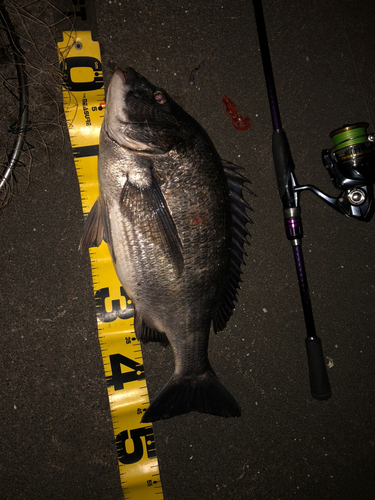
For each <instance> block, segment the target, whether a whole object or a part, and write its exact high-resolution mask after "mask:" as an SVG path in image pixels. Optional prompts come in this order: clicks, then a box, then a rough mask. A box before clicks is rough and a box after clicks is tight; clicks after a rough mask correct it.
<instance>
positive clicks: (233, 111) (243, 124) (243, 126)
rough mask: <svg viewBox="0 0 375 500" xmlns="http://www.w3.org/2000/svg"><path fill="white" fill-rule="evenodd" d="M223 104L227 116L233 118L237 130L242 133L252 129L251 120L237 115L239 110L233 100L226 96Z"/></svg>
mask: <svg viewBox="0 0 375 500" xmlns="http://www.w3.org/2000/svg"><path fill="white" fill-rule="evenodd" d="M222 103H223V104H224V106H225V114H226V115H227V116H228V115H230V116H231V118H232V125H233V127H234V128H235V129H236V130H239V131H240V132H245V130H249V128H250V127H251V120H250V118H242V116H241V115H239V114H238V113H237V108H236V105H235V104H234V102H233V101H232V99H230V97H228V96H227V95H225V96H224V97H223V99H222Z"/></svg>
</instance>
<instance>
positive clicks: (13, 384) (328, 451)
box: [0, 0, 375, 500]
mask: <svg viewBox="0 0 375 500" xmlns="http://www.w3.org/2000/svg"><path fill="white" fill-rule="evenodd" d="M263 8H264V13H265V20H266V26H267V31H268V37H269V46H270V51H271V57H272V61H273V69H274V75H275V82H276V88H277V92H278V98H279V105H280V111H281V116H282V121H283V126H284V129H285V131H286V133H287V135H288V138H289V142H290V145H291V149H292V154H293V158H294V162H295V165H296V176H297V179H298V182H299V183H300V184H314V185H317V186H318V187H320V188H321V189H322V190H323V191H325V192H326V193H328V194H330V195H332V196H337V195H338V193H339V192H338V191H337V190H336V189H335V188H334V187H333V186H332V184H331V181H330V179H329V177H328V175H327V173H326V172H325V169H324V167H323V165H322V163H321V151H322V149H325V148H330V147H331V146H332V142H331V139H330V138H329V136H328V135H329V133H330V132H331V131H332V130H334V129H336V128H339V127H340V126H342V125H343V124H345V123H355V122H361V121H367V122H369V123H370V127H369V130H370V131H371V130H374V118H375V87H374V84H373V83H374V77H375V70H374V53H375V42H374V23H375V4H374V2H372V1H369V0H356V1H354V0H343V1H340V2H339V1H337V0H328V1H327V0H324V1H323V0H315V1H313V2H302V1H297V0H294V1H289V2H285V1H280V0H264V2H263ZM97 17H98V40H99V42H100V46H101V53H102V61H103V68H104V74H105V82H106V84H108V81H109V79H110V76H111V74H112V72H113V70H114V69H116V68H117V67H122V68H125V67H126V66H133V67H134V68H135V69H136V70H137V71H138V72H140V73H142V74H144V75H145V76H146V77H147V78H148V79H149V80H150V81H152V82H153V83H157V84H158V85H160V86H161V87H163V88H165V89H167V91H168V92H169V93H170V94H171V95H172V96H173V97H174V98H175V100H176V101H177V102H179V103H180V104H181V105H182V106H183V107H184V108H185V109H186V110H187V111H188V112H189V113H190V114H191V115H192V116H194V117H195V118H196V119H197V120H198V121H199V122H200V123H201V124H202V125H203V126H204V127H205V129H206V130H207V132H208V133H209V135H210V136H211V138H212V140H213V142H214V143H215V145H216V147H217V149H218V151H219V153H220V154H221V156H222V157H223V158H225V159H227V160H230V161H232V162H234V163H237V164H240V165H242V166H244V168H245V175H246V176H247V177H248V178H249V179H250V180H251V182H252V189H253V191H254V192H255V193H256V197H249V198H248V201H249V202H250V204H251V205H252V207H253V209H254V212H253V213H252V214H251V216H252V219H253V221H254V224H253V225H252V226H251V234H252V238H251V246H250V247H249V249H248V254H249V255H248V257H247V265H246V267H245V269H244V275H243V285H242V290H241V292H240V295H239V302H238V305H237V307H236V310H235V313H234V315H233V317H232V319H231V320H230V322H229V325H228V327H227V328H226V330H225V331H224V332H222V333H220V334H219V335H215V336H214V335H213V336H212V337H211V341H210V349H209V355H210V360H211V363H212V366H213V367H214V369H215V371H216V372H217V374H218V375H219V377H220V379H221V380H222V382H223V383H224V384H225V386H226V387H227V389H228V390H229V391H230V392H231V393H232V394H233V395H234V397H235V398H236V399H237V400H238V402H239V403H240V405H241V407H242V416H241V417H240V418H237V419H236V418H234V419H221V418H218V417H213V416H210V415H203V414H199V413H191V414H188V415H183V416H180V417H177V418H174V419H171V420H165V421H162V422H157V423H155V424H154V433H155V440H156V447H157V456H158V459H159V466H160V472H161V479H162V485H163V491H164V496H165V499H166V500H176V499H178V500H188V499H189V500H191V499H204V500H211V499H217V500H228V499H233V500H243V499H256V500H258V499H267V500H278V499H280V500H284V499H285V500H287V499H295V498H299V499H304V500H305V499H307V500H318V499H319V500H323V499H327V500H336V499H337V500H338V499H340V500H353V499H357V498H362V499H371V498H375V477H374V471H375V456H374V455H375V449H374V448H375V432H374V427H375V421H374V410H375V404H374V394H375V390H374V389H375V388H374V385H375V384H374V353H375V347H374V343H373V342H374V339H373V332H374V320H375V312H374V284H375V277H374V257H373V255H374V243H375V234H374V230H373V228H374V221H372V222H370V223H362V222H357V221H353V220H349V219H347V218H345V217H344V216H342V215H341V214H339V213H337V212H335V211H334V210H332V209H331V208H330V207H329V206H328V205H326V204H324V203H323V202H322V201H321V200H319V199H318V198H317V197H315V195H314V194H312V193H303V194H302V197H301V206H302V217H303V223H304V230H305V237H304V241H303V249H304V255H305V265H306V271H307V276H308V280H309V286H310V292H311V298H312V303H313V310H314V316H315V323H316V329H317V332H318V335H319V336H320V337H321V339H322V341H323V348H324V353H325V359H326V362H327V365H328V366H329V368H328V373H329V377H330V382H331V386H332V392H333V395H332V398H331V399H329V400H327V401H316V400H314V399H313V398H311V396H310V391H309V382H308V372H307V362H306V352H305V346H304V337H305V326H304V320H303V313H302V308H301V304H300V298H299V290H298V284H297V280H296V272H295V267H294V262H293V255H292V250H291V247H290V244H289V242H288V241H287V240H286V238H285V234H284V228H283V216H282V207H281V203H280V200H279V197H278V191H277V187H276V180H275V173H274V167H273V161H272V153H271V134H272V124H271V119H270V113H269V107H268V100H267V94H266V87H265V82H264V76H263V69H262V64H261V58H260V52H259V45H258V39H257V32H256V25H255V20H254V14H253V8H252V3H251V2H247V1H244V0H232V1H230V2H229V1H228V2H224V1H222V2H219V1H213V0H207V1H206V2H198V1H195V0H192V1H186V2H175V1H162V2H160V1H158V2H156V1H154V0H152V1H148V2H140V1H138V2H130V1H126V0H121V1H115V0H113V1H112V2H97ZM51 22H52V21H51ZM43 36H44V35H43V34H42V35H41V36H40V39H39V41H40V43H41V44H43V43H50V42H48V39H47V37H46V38H45V39H44V38H43ZM50 48H51V50H52V48H53V47H50ZM202 60H205V62H204V64H202V65H201V67H200V69H199V70H198V71H196V73H195V85H193V86H191V85H189V76H190V73H191V71H192V69H194V68H196V67H197V66H198V65H199V63H200V62H201V61H202ZM224 95H228V96H229V97H230V98H231V99H232V100H233V101H234V102H235V103H236V105H237V108H238V112H239V113H240V114H242V115H243V116H249V117H250V118H251V120H252V126H251V128H250V130H248V131H246V132H238V131H236V130H235V129H234V128H233V127H232V124H231V120H230V118H229V117H227V116H226V115H225V113H224V107H223V105H222V103H221V99H222V97H223V96H224ZM64 134H65V139H66V140H65V143H64V146H63V149H62V151H61V153H60V154H59V155H58V156H57V157H56V158H55V159H54V160H53V162H52V163H51V165H50V168H49V170H48V171H46V172H45V173H44V174H43V175H42V176H40V178H39V180H38V182H32V184H31V186H30V188H29V189H28V190H27V192H26V193H25V194H23V195H22V196H18V197H14V198H13V199H12V201H11V203H10V204H9V206H8V207H7V208H6V209H4V210H3V212H2V215H1V218H0V225H1V232H0V242H1V252H2V258H1V259H0V268H1V271H0V276H1V290H0V298H1V309H0V315H1V316H0V325H1V326H0V328H1V344H0V345H1V348H0V355H1V362H0V398H1V406H0V422H1V425H0V442H1V453H0V499H1V500H5V499H9V500H10V499H12V500H13V499H28V500H29V499H30V500H33V499H41V500H44V499H45V500H47V499H48V500H50V499H72V500H73V499H74V500H75V499H77V500H78V499H82V500H86V499H87V500H89V499H90V500H94V499H98V500H99V499H100V500H120V499H121V498H123V497H122V492H121V488H120V479H119V475H118V470H117V458H116V448H115V444H114V437H113V431H112V423H111V416H110V412H109V404H108V399H107V392H106V384H105V378H104V371H103V365H102V360H101V354H100V348H99V343H98V337H97V329H96V316H95V304H94V299H93V293H92V284H91V269H90V262H89V256H88V255H85V256H83V257H82V256H81V255H80V254H79V253H78V251H77V248H78V242H79V239H80V236H81V233H82V229H83V216H82V211H81V202H80V194H79V186H78V181H77V177H76V171H75V167H74V162H73V155H72V152H71V149H70V145H69V141H68V136H67V133H66V131H65V132H64ZM35 169H37V167H36V166H35ZM37 174H38V172H37V171H34V174H33V175H34V176H36V177H37ZM143 356H144V364H145V368H146V379H147V384H148V389H149V394H150V397H151V398H153V397H154V396H155V395H156V393H157V392H158V391H159V389H160V388H161V385H162V384H163V381H166V380H167V379H168V378H169V376H170V374H171V372H172V366H173V360H172V355H171V351H170V350H168V349H167V350H164V349H162V348H160V347H158V346H156V345H147V346H146V347H145V348H144V349H143Z"/></svg>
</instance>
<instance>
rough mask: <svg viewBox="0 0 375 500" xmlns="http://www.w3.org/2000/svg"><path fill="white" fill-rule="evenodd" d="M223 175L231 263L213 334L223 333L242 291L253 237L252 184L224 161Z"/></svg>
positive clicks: (237, 168)
mask: <svg viewBox="0 0 375 500" xmlns="http://www.w3.org/2000/svg"><path fill="white" fill-rule="evenodd" d="M223 167H224V172H225V175H226V178H227V182H228V187H229V194H230V200H231V209H232V242H231V261H230V268H229V273H228V277H227V282H226V285H225V291H224V294H223V298H222V300H221V303H220V306H219V308H218V311H217V313H216V316H215V317H214V318H213V322H212V324H213V328H214V332H215V333H217V332H220V331H221V330H224V328H225V326H226V324H227V322H228V320H229V318H230V317H231V316H232V314H233V309H234V302H235V301H236V300H237V293H238V290H239V288H240V283H241V282H242V280H241V274H242V270H241V265H242V264H245V262H244V255H247V254H246V252H245V250H244V245H245V243H247V244H248V243H249V242H248V241H247V237H248V236H250V233H249V231H248V230H247V227H246V226H247V224H248V223H252V221H251V220H250V219H249V217H248V216H247V214H246V209H248V210H252V208H251V207H250V205H249V204H248V203H247V202H246V201H245V199H244V197H243V192H244V191H246V192H247V193H250V194H254V193H253V192H252V191H250V189H248V188H247V187H246V186H245V185H244V184H245V183H249V182H250V181H248V180H247V179H246V177H244V176H243V175H242V174H240V172H238V170H239V169H240V168H241V167H238V166H236V165H233V164H232V163H228V162H225V164H224V165H223Z"/></svg>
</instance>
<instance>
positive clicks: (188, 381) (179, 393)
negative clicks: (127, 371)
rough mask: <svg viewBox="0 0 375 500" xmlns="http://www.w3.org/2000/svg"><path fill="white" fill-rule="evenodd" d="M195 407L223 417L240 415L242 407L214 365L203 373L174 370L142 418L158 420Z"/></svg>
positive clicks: (186, 411) (149, 420)
mask: <svg viewBox="0 0 375 500" xmlns="http://www.w3.org/2000/svg"><path fill="white" fill-rule="evenodd" d="M191 411H199V412H201V413H210V414H211V415H218V416H220V417H239V416H240V415H241V408H240V407H239V405H238V403H237V401H236V400H235V399H234V397H233V396H232V395H231V394H230V393H229V392H228V391H227V390H226V388H225V387H224V386H223V384H222V383H221V382H220V381H219V379H218V378H217V376H216V375H215V373H214V371H213V370H212V368H211V367H209V369H208V370H207V371H205V372H204V373H202V374H199V375H195V376H189V377H188V376H181V375H177V374H176V373H174V374H173V375H172V377H171V378H170V380H169V381H168V383H167V384H166V385H165V387H164V388H163V389H162V390H161V391H160V393H159V394H158V395H157V396H156V398H155V399H154V401H153V402H152V403H151V405H150V407H149V408H148V409H147V410H146V412H145V414H144V415H143V418H142V422H155V421H156V420H162V419H166V418H171V417H175V416H177V415H182V414H184V413H189V412H191Z"/></svg>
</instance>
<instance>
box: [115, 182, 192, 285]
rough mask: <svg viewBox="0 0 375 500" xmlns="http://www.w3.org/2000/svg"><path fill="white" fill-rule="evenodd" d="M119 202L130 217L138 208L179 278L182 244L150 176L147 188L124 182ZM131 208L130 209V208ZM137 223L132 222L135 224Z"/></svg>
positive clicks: (162, 197) (164, 203)
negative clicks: (135, 208)
mask: <svg viewBox="0 0 375 500" xmlns="http://www.w3.org/2000/svg"><path fill="white" fill-rule="evenodd" d="M121 202H122V203H123V204H124V207H125V210H127V206H128V208H129V209H128V210H127V213H128V215H129V216H130V214H131V213H133V214H135V213H136V212H135V211H134V207H139V211H138V213H139V214H142V215H141V217H146V218H147V221H148V222H147V223H148V225H149V226H150V232H151V233H152V234H154V235H155V240H158V241H159V242H161V243H162V246H163V248H164V251H165V253H166V254H167V255H168V257H169V258H170V260H171V262H172V265H173V268H174V270H175V272H176V275H177V276H181V274H182V271H183V268H184V258H183V255H182V244H181V240H180V237H179V235H178V232H177V229H176V225H175V223H174V221H173V218H172V216H171V214H170V212H169V209H168V205H167V202H166V201H165V198H164V196H163V193H162V192H161V189H160V187H159V185H158V183H157V182H156V180H155V178H154V177H153V176H152V180H151V184H150V186H148V187H146V188H145V187H143V188H140V187H137V186H134V184H132V183H131V182H129V181H128V182H126V183H125V185H124V188H123V190H122V193H121ZM131 207H132V208H131ZM136 223H137V221H136V220H135V221H134V224H136Z"/></svg>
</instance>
